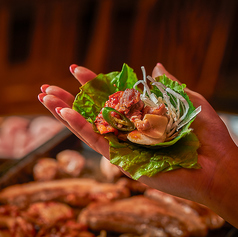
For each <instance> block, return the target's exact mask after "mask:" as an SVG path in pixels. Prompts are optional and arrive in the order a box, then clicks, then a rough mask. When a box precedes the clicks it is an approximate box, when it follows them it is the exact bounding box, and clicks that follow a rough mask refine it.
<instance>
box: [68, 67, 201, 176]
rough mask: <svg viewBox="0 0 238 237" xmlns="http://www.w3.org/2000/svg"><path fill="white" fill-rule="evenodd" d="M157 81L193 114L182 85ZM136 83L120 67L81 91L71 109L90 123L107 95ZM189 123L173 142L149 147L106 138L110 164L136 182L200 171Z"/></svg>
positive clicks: (163, 78) (164, 79) (129, 70)
mask: <svg viewBox="0 0 238 237" xmlns="http://www.w3.org/2000/svg"><path fill="white" fill-rule="evenodd" d="M156 80H157V81H159V82H161V83H163V84H164V85H166V86H167V87H169V88H171V89H172V90H174V91H176V92H178V93H179V94H181V95H182V96H183V97H184V98H185V99H186V100H187V102H188V103H189V111H188V114H187V116H189V115H190V114H191V113H192V112H193V111H194V109H195V108H194V106H193V104H192V102H191V101H190V100H189V97H188V95H187V94H186V93H185V92H184V88H185V87H186V86H185V85H184V84H182V85H180V84H179V83H178V82H175V81H172V80H171V79H169V78H168V77H166V76H165V75H163V76H160V77H158V78H156ZM137 81H138V79H137V76H136V74H135V73H134V71H133V69H132V68H130V67H129V66H128V65H127V64H124V65H123V67H122V70H121V72H111V73H108V74H99V75H98V76H97V77H96V78H94V79H93V80H91V81H89V82H87V83H86V84H85V85H83V86H82V87H80V92H79V93H78V95H77V96H76V98H75V101H74V103H73V109H74V110H76V111H78V112H79V113H80V114H81V115H82V116H83V117H84V118H85V119H87V121H89V122H90V123H93V121H94V120H95V118H96V116H97V115H98V114H99V112H100V111H101V109H102V108H103V106H104V104H105V102H106V101H107V100H108V97H109V95H111V94H113V93H115V92H117V91H124V90H125V89H127V88H130V89H131V88H133V86H134V84H135V83H136V82H137ZM151 91H152V92H153V93H155V95H156V96H162V95H161V92H160V91H159V90H158V89H157V88H156V87H155V86H152V88H151ZM171 102H172V101H171ZM192 122H193V120H191V121H190V122H189V123H188V124H186V125H185V126H184V127H183V128H182V129H181V131H180V133H179V135H178V136H177V137H176V138H175V139H173V140H172V141H169V142H164V143H160V144H156V145H153V146H148V147H145V146H140V145H136V144H132V143H129V142H121V141H119V140H118V139H117V137H116V136H115V135H114V134H107V135H105V138H106V139H108V141H109V145H110V161H111V163H112V164H115V165H118V166H120V167H122V168H123V169H124V170H125V171H127V172H129V173H130V175H131V176H132V178H133V179H138V178H139V177H140V176H142V175H146V176H149V177H150V176H153V175H154V174H156V173H158V172H165V171H170V170H174V169H178V168H195V169H197V168H200V165H199V164H198V163H197V149H198V147H199V141H198V139H197V137H196V135H195V134H194V133H192V131H191V129H190V128H189V127H190V125H191V123H192Z"/></svg>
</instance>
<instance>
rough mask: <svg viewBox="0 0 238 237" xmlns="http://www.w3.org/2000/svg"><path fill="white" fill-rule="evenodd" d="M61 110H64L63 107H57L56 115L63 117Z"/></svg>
mask: <svg viewBox="0 0 238 237" xmlns="http://www.w3.org/2000/svg"><path fill="white" fill-rule="evenodd" d="M61 109H62V107H56V108H55V111H56V113H57V114H59V115H61V112H60V111H61Z"/></svg>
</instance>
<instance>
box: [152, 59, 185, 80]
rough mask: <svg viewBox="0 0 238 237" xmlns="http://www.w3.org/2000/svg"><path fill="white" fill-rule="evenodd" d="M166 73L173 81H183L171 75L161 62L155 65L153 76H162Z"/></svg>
mask: <svg viewBox="0 0 238 237" xmlns="http://www.w3.org/2000/svg"><path fill="white" fill-rule="evenodd" d="M164 74H165V75H166V76H167V77H168V78H170V79H171V80H173V81H177V82H179V83H180V84H181V82H180V81H179V80H178V79H177V78H175V77H174V76H173V75H171V74H170V73H169V72H168V71H167V70H166V69H165V68H164V66H163V65H162V64H161V63H157V64H156V66H155V67H154V69H153V71H152V77H153V78H155V77H158V76H162V75H164Z"/></svg>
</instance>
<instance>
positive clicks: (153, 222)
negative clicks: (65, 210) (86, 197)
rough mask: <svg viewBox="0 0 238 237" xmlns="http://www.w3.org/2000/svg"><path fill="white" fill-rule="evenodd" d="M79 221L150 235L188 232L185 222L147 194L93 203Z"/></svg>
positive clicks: (179, 236) (94, 226)
mask: <svg viewBox="0 0 238 237" xmlns="http://www.w3.org/2000/svg"><path fill="white" fill-rule="evenodd" d="M78 221H79V223H82V224H85V225H88V226H89V228H91V229H92V230H94V231H99V230H102V229H103V230H106V231H112V232H118V233H132V234H136V235H141V234H147V235H146V236H161V237H167V236H173V237H182V236H188V232H187V230H186V228H185V226H184V224H183V223H182V222H180V221H179V220H178V219H176V218H175V217H173V216H171V215H170V213H169V212H168V211H167V210H166V209H165V208H163V207H161V206H159V205H158V203H157V202H156V201H155V200H152V199H149V198H147V197H145V196H143V195H139V196H133V197H130V198H126V199H122V200H115V201H112V202H108V203H93V204H90V205H89V206H88V207H86V208H85V209H84V210H83V211H82V212H81V213H80V214H79V217H78Z"/></svg>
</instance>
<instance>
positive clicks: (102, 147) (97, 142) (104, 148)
mask: <svg viewBox="0 0 238 237" xmlns="http://www.w3.org/2000/svg"><path fill="white" fill-rule="evenodd" d="M60 114H61V116H62V118H63V119H64V120H65V121H67V123H68V124H69V125H70V127H71V128H73V129H74V130H75V131H77V133H78V134H79V136H81V137H82V138H83V139H84V140H85V141H87V143H88V144H89V145H90V147H91V148H93V149H94V150H96V151H97V152H99V153H100V154H102V155H103V156H105V157H107V158H109V144H108V141H107V140H106V139H105V138H104V137H103V136H101V135H99V134H97V133H95V132H94V130H93V128H92V125H91V124H90V123H89V122H87V121H86V120H85V119H84V118H83V117H82V116H81V115H80V114H79V113H78V112H76V111H75V110H73V109H70V108H62V109H61V110H60Z"/></svg>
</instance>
